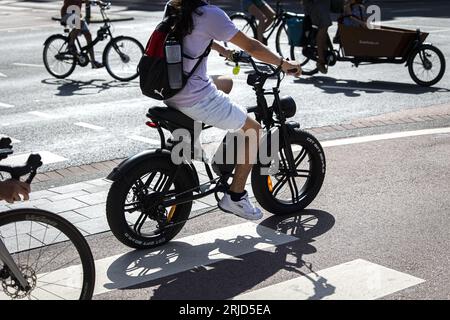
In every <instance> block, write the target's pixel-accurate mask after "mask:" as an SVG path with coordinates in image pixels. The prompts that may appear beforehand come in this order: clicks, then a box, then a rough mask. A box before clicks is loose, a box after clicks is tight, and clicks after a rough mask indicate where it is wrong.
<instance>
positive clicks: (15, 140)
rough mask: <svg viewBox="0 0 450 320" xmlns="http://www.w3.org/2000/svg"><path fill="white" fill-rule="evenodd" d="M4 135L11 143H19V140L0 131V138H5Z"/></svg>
mask: <svg viewBox="0 0 450 320" xmlns="http://www.w3.org/2000/svg"><path fill="white" fill-rule="evenodd" d="M5 137H7V138H10V139H11V143H20V140H17V139H14V138H11V137H10V136H7V135H4V134H1V133H0V139H1V138H5Z"/></svg>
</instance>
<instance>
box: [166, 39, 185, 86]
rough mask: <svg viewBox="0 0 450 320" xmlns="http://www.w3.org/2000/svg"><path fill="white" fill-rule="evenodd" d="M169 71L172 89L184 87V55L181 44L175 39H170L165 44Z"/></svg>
mask: <svg viewBox="0 0 450 320" xmlns="http://www.w3.org/2000/svg"><path fill="white" fill-rule="evenodd" d="M165 52H166V62H167V73H168V77H169V86H170V88H171V89H181V88H182V87H183V61H182V59H183V57H182V51H181V44H180V43H179V42H178V41H177V40H176V39H175V38H172V39H169V40H168V41H167V42H166V46H165Z"/></svg>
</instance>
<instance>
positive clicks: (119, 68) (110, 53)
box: [43, 3, 144, 81]
mask: <svg viewBox="0 0 450 320" xmlns="http://www.w3.org/2000/svg"><path fill="white" fill-rule="evenodd" d="M99 6H100V12H101V14H102V18H103V26H101V27H100V29H99V30H98V31H97V37H96V38H95V39H94V40H93V41H92V43H91V44H89V45H86V46H82V45H81V43H80V40H79V39H78V38H79V37H77V38H76V40H75V48H76V52H73V50H69V36H68V34H69V33H70V29H68V28H66V29H64V32H65V34H64V35H63V34H54V35H52V36H50V37H49V38H48V39H47V40H45V42H44V51H43V60H44V65H45V68H46V69H47V71H48V72H49V73H50V74H51V75H52V76H54V77H55V78H58V79H64V78H67V77H68V76H70V75H71V74H72V73H73V71H74V70H75V68H76V66H77V65H79V66H80V67H86V66H87V65H89V63H90V59H89V55H88V52H89V50H90V49H91V48H93V47H94V46H95V45H97V43H99V42H101V41H103V40H106V39H108V38H110V41H109V43H108V44H107V45H106V47H105V49H104V50H103V56H102V60H103V65H104V66H105V68H106V70H107V71H108V73H109V74H110V75H111V76H112V77H113V78H114V79H116V80H119V81H131V80H134V79H136V78H137V77H138V76H139V72H138V64H139V61H140V59H141V57H142V55H143V54H144V47H143V46H142V44H141V43H140V42H139V41H138V40H137V39H135V38H132V37H129V36H118V37H114V36H113V34H112V32H111V21H110V19H109V18H108V16H107V14H106V10H108V9H109V8H110V6H111V4H110V3H107V4H101V3H100V4H99ZM66 34H67V35H66Z"/></svg>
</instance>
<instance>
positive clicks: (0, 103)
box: [0, 102, 14, 109]
mask: <svg viewBox="0 0 450 320" xmlns="http://www.w3.org/2000/svg"><path fill="white" fill-rule="evenodd" d="M0 108H3V109H10V108H14V106H13V105H12V104H7V103H2V102H0Z"/></svg>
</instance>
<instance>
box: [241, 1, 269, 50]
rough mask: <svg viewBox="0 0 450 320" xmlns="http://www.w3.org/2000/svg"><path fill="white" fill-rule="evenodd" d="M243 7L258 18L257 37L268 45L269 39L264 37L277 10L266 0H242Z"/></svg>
mask: <svg viewBox="0 0 450 320" xmlns="http://www.w3.org/2000/svg"><path fill="white" fill-rule="evenodd" d="M242 9H243V10H244V11H246V12H248V13H250V14H251V15H252V16H254V17H255V18H256V20H258V25H257V28H256V29H257V39H258V40H259V41H261V42H262V43H264V44H265V45H267V39H265V38H264V31H266V29H267V28H268V27H269V26H270V25H271V24H272V22H273V21H274V20H275V16H276V13H275V10H273V9H272V7H271V6H270V5H269V4H268V3H267V2H266V1H264V0H242Z"/></svg>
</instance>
